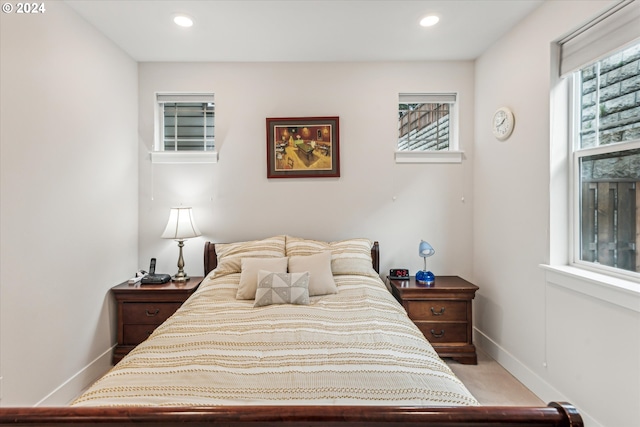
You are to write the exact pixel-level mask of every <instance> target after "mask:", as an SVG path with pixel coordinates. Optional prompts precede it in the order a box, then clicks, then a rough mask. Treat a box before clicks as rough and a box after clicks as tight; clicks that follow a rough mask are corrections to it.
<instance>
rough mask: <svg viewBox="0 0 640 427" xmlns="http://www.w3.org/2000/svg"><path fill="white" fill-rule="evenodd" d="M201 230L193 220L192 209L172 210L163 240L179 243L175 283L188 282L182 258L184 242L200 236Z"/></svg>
mask: <svg viewBox="0 0 640 427" xmlns="http://www.w3.org/2000/svg"><path fill="white" fill-rule="evenodd" d="M200 234H201V233H200V230H198V227H196V223H195V221H194V220H193V212H192V210H191V208H171V211H170V212H169V222H167V228H165V229H164V233H162V238H163V239H173V240H175V241H177V242H178V247H179V248H180V256H179V257H178V272H177V273H176V275H175V276H173V277H172V278H171V279H172V280H173V281H175V282H186V281H187V280H189V276H187V274H186V273H185V272H184V258H182V247H183V246H184V241H185V240H186V239H190V238H192V237H198V236H200Z"/></svg>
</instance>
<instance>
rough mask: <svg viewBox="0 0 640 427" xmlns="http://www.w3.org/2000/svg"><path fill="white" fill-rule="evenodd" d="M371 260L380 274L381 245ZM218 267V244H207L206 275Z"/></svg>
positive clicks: (376, 246)
mask: <svg viewBox="0 0 640 427" xmlns="http://www.w3.org/2000/svg"><path fill="white" fill-rule="evenodd" d="M371 260H372V261H373V269H374V270H375V271H376V272H377V273H380V245H379V244H378V242H373V247H372V248H371ZM217 266H218V255H217V254H216V244H215V243H212V242H206V243H205V244H204V275H205V276H206V275H207V274H209V272H210V271H211V270H213V269H214V268H216V267H217Z"/></svg>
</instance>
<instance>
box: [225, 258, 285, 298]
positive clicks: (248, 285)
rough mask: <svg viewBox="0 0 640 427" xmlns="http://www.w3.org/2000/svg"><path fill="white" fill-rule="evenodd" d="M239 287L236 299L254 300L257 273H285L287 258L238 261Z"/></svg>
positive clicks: (243, 259) (244, 259)
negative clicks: (239, 269)
mask: <svg viewBox="0 0 640 427" xmlns="http://www.w3.org/2000/svg"><path fill="white" fill-rule="evenodd" d="M240 264H241V266H242V267H241V273H240V285H238V292H237V293H236V299H254V298H255V297H256V288H257V287H258V271H260V270H267V271H273V272H276V273H286V272H287V257H281V258H242V260H241V261H240Z"/></svg>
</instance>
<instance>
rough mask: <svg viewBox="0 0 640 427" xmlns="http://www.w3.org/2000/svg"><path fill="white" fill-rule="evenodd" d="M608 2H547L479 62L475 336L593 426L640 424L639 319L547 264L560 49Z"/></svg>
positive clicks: (522, 376) (532, 385) (542, 393)
mask: <svg viewBox="0 0 640 427" xmlns="http://www.w3.org/2000/svg"><path fill="white" fill-rule="evenodd" d="M610 4H611V2H607V1H592V2H575V1H552V2H545V3H544V4H543V5H542V6H541V7H540V8H539V9H537V10H536V11H535V12H534V13H532V14H531V15H530V16H529V17H527V18H526V19H525V20H524V21H523V22H522V23H521V24H520V25H518V26H517V27H516V28H515V29H514V30H513V31H512V32H510V33H509V34H507V35H506V36H505V37H504V38H502V39H501V40H500V41H498V42H497V43H496V44H495V45H494V46H493V47H492V48H491V49H490V50H488V51H487V52H486V53H485V54H483V55H482V56H481V57H480V58H479V59H478V60H477V62H476V79H475V85H476V110H475V113H476V127H475V137H476V145H475V149H474V155H475V161H474V174H473V176H474V197H475V200H476V203H475V209H474V226H473V230H474V232H473V235H474V252H473V253H474V256H473V259H474V262H473V264H474V278H475V281H476V284H477V285H478V286H480V291H479V293H478V296H477V298H476V302H475V308H474V309H475V317H476V319H475V326H476V328H477V329H478V334H477V339H476V341H477V342H478V343H480V345H482V346H483V347H485V348H486V349H487V350H488V351H489V352H490V353H491V354H492V355H493V356H494V358H496V359H497V360H498V361H500V363H502V364H503V365H504V366H506V367H507V368H509V369H510V370H511V372H512V373H514V375H516V376H517V377H518V378H519V379H520V380H522V381H523V382H524V383H525V384H526V385H527V386H529V387H530V388H531V389H532V390H534V391H535V392H536V393H537V394H538V395H539V396H540V397H541V398H542V399H543V400H547V401H548V400H558V399H566V400H568V401H570V402H572V403H573V404H575V405H576V406H578V408H579V409H580V410H581V412H582V413H583V415H584V416H585V418H586V420H587V424H586V425H587V426H607V427H631V426H634V425H637V422H638V420H639V419H640V412H639V411H640V410H639V409H638V402H639V401H640V362H639V361H640V315H639V314H638V312H634V311H632V310H629V309H626V308H623V307H621V306H618V305H614V304H610V303H608V302H604V301H600V300H598V299H595V298H591V297H588V296H585V295H583V294H581V293H577V292H573V291H570V290H567V289H564V288H559V287H557V286H555V285H552V284H550V283H547V282H546V280H545V274H544V271H543V270H542V269H541V268H540V267H539V265H540V264H544V263H548V262H549V260H550V250H551V248H550V239H549V227H550V221H549V218H550V202H549V188H550V174H551V172H550V148H549V147H550V133H551V131H550V114H551V113H550V95H549V94H550V90H551V85H552V80H551V71H550V70H551V49H550V45H551V42H552V41H554V40H556V39H558V38H560V37H561V36H562V35H565V34H566V33H569V32H570V31H571V30H573V29H574V28H576V27H577V26H580V25H581V24H582V23H584V22H586V21H588V20H589V19H590V18H591V17H593V16H595V15H597V14H598V12H599V11H601V10H603V8H605V7H607V6H608V5H610ZM501 106H508V107H511V108H512V109H513V111H514V112H515V116H516V126H515V131H514V133H513V135H512V137H511V138H510V139H509V140H507V141H506V142H499V141H498V140H496V139H495V138H493V136H492V134H491V127H490V124H491V118H492V115H493V113H494V111H495V110H496V109H498V108H499V107H501ZM564 213H566V212H564ZM551 214H555V212H552V213H551ZM554 230H555V229H554ZM563 240H564V239H563V238H562V237H560V238H555V239H554V242H557V241H563ZM585 286H586V284H585ZM614 390H619V391H614Z"/></svg>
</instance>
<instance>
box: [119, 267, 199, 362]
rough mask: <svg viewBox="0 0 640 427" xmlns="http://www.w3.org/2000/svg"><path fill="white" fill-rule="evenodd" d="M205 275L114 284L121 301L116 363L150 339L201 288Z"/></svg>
mask: <svg viewBox="0 0 640 427" xmlns="http://www.w3.org/2000/svg"><path fill="white" fill-rule="evenodd" d="M202 279H203V278H202V277H192V278H191V279H190V280H189V281H187V282H186V283H185V282H182V283H179V282H169V283H165V284H162V285H140V284H137V285H130V284H129V283H128V282H124V283H120V284H119V285H118V286H115V287H113V288H111V292H113V295H114V296H115V298H116V302H117V304H118V345H117V346H116V349H115V352H114V353H113V364H114V365H115V364H116V363H118V362H119V361H120V360H121V359H122V358H123V357H124V356H125V355H126V354H127V353H129V352H130V351H131V350H133V348H134V347H135V346H137V345H138V344H140V343H141V342H142V341H144V340H146V339H147V337H148V336H149V335H151V333H152V332H153V331H154V330H155V329H156V328H157V327H158V326H160V324H161V323H162V322H164V321H165V320H167V319H168V318H169V317H170V316H171V315H172V314H173V313H175V312H176V310H177V309H178V308H180V306H181V305H182V303H183V302H185V301H186V300H187V298H189V297H190V296H191V294H193V292H194V291H195V290H196V289H197V288H198V285H199V284H200V282H201V281H202Z"/></svg>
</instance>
